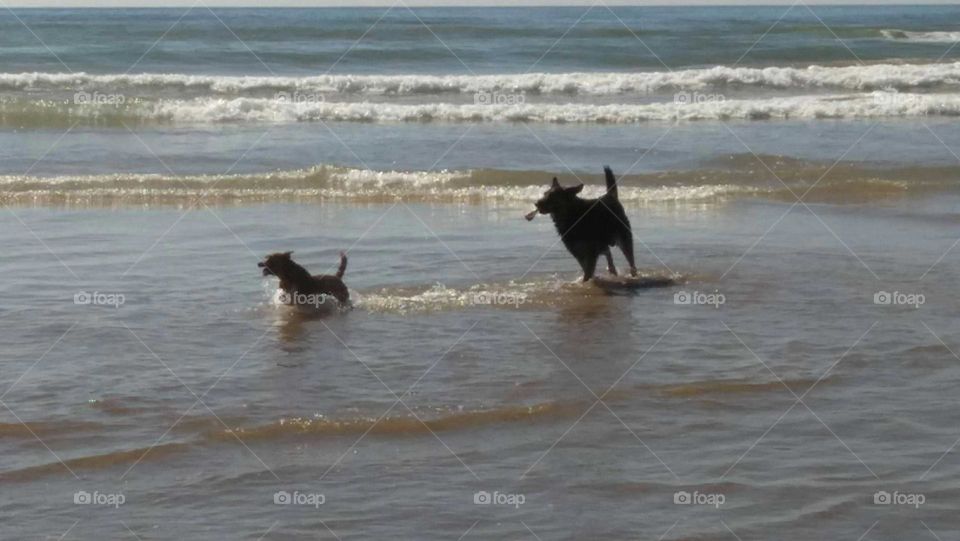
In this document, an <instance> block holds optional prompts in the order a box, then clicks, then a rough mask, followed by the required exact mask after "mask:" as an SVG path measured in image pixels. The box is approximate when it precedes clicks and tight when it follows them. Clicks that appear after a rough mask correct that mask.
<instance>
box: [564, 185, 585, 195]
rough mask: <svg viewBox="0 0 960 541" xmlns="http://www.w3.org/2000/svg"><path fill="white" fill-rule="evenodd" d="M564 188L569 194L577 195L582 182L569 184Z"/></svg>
mask: <svg viewBox="0 0 960 541" xmlns="http://www.w3.org/2000/svg"><path fill="white" fill-rule="evenodd" d="M566 190H567V193H569V194H572V195H577V194H578V193H580V191H581V190H583V184H577V185H576V186H570V187H569V188H566Z"/></svg>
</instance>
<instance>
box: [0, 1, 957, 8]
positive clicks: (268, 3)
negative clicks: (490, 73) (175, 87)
mask: <svg viewBox="0 0 960 541" xmlns="http://www.w3.org/2000/svg"><path fill="white" fill-rule="evenodd" d="M196 1H197V0H0V7H4V6H9V7H119V6H125V7H126V6H130V7H152V6H170V7H174V6H185V7H186V6H191V5H194V3H195V2H196ZM199 1H200V2H202V3H201V4H198V5H207V6H257V7H273V6H340V7H359V6H383V7H386V6H391V5H393V4H394V2H395V1H396V0H354V1H350V0H266V1H263V0H260V1H256V0H199ZM405 3H406V4H407V5H410V6H490V5H501V6H503V5H506V6H517V5H538V6H539V5H567V6H588V5H590V4H591V3H592V0H513V1H511V0H406V2H405ZM605 3H606V4H607V5H611V6H613V5H618V6H621V5H631V6H649V5H689V4H697V5H731V4H737V5H743V4H761V5H783V6H789V5H790V4H792V3H793V0H680V1H670V0H654V1H643V0H605ZM804 3H806V4H811V5H827V4H957V3H960V0H925V1H923V2H905V1H903V0H842V1H838V0H806V1H805V2H804Z"/></svg>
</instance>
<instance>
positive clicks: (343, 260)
mask: <svg viewBox="0 0 960 541" xmlns="http://www.w3.org/2000/svg"><path fill="white" fill-rule="evenodd" d="M345 272H347V254H345V253H343V252H340V267H339V268H338V269H337V278H343V273H345Z"/></svg>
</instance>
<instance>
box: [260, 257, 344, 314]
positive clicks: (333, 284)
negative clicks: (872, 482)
mask: <svg viewBox="0 0 960 541" xmlns="http://www.w3.org/2000/svg"><path fill="white" fill-rule="evenodd" d="M291 254H293V252H281V253H276V254H270V255H268V256H267V258H266V259H265V260H263V261H261V262H259V263H257V266H258V267H260V268H261V269H263V275H264V276H276V277H277V278H279V279H280V289H282V290H283V291H284V293H285V294H286V298H287V299H288V302H287V304H302V303H307V304H313V303H316V302H317V301H316V300H313V301H302V300H300V299H301V298H303V299H310V298H313V299H316V297H317V296H319V295H330V296H332V297H334V298H336V299H337V301H339V302H340V304H341V305H345V304H346V303H347V302H348V301H349V300H350V291H349V290H348V289H347V286H346V285H345V284H344V283H343V279H342V278H343V273H344V272H345V271H346V270H347V255H346V254H344V253H342V252H341V253H340V267H339V268H338V269H337V273H336V274H334V275H332V276H331V275H329V274H320V275H317V276H311V275H310V273H309V272H307V269H305V268H303V267H301V266H300V265H298V264H297V263H296V262H294V261H293V259H291V258H290V255H291Z"/></svg>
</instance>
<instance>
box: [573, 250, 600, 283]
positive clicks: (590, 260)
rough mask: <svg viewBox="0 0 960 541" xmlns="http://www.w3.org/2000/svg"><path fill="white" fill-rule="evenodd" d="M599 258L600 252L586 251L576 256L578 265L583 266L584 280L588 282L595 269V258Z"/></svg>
mask: <svg viewBox="0 0 960 541" xmlns="http://www.w3.org/2000/svg"><path fill="white" fill-rule="evenodd" d="M599 258H600V254H597V253H588V254H585V255H583V256H581V257H578V258H577V261H579V262H580V267H581V268H583V281H584V282H588V281H590V279H591V278H593V273H594V271H596V269H597V259H599Z"/></svg>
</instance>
